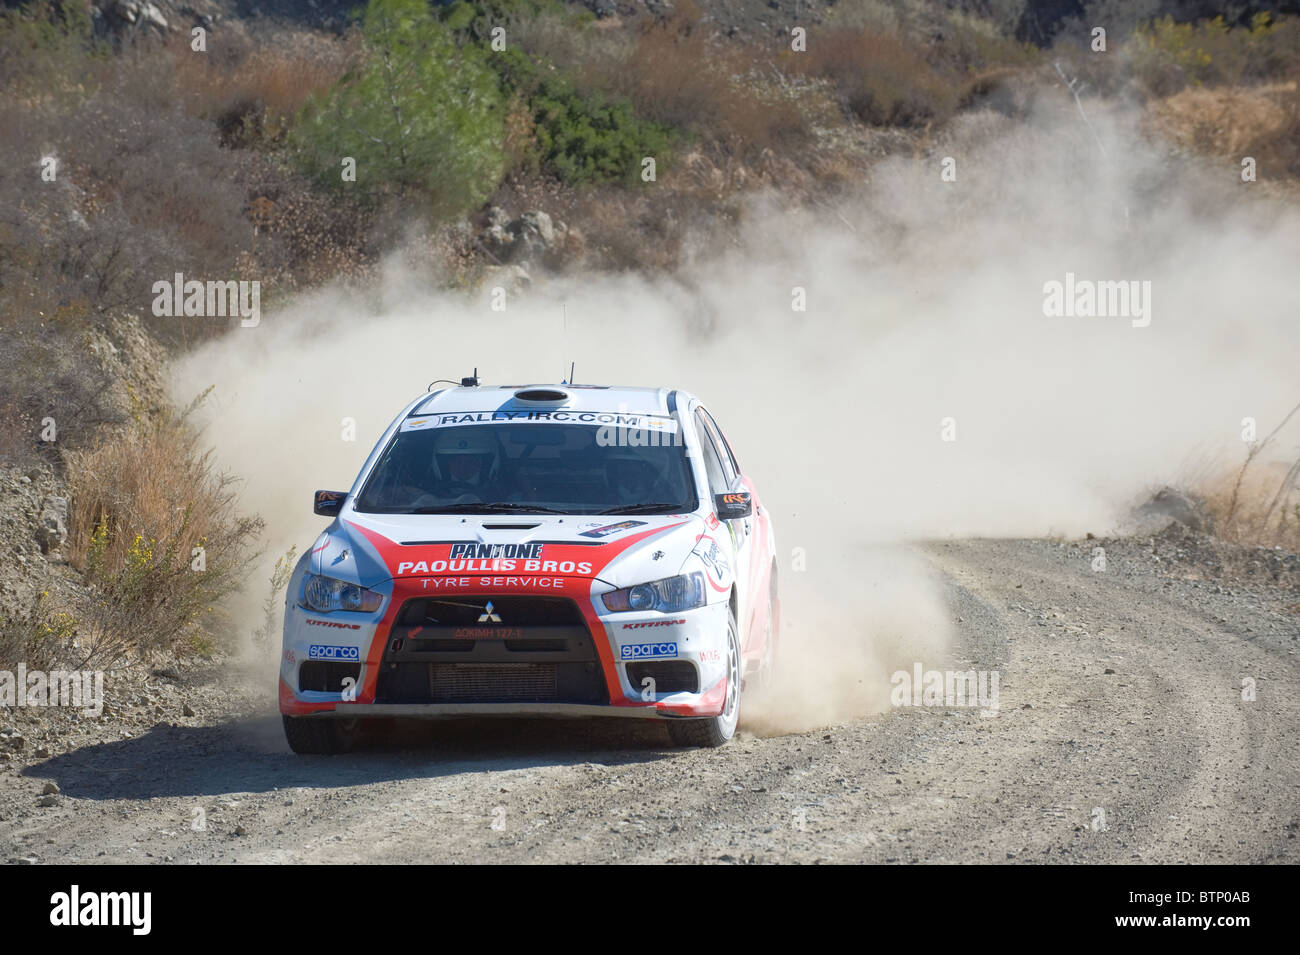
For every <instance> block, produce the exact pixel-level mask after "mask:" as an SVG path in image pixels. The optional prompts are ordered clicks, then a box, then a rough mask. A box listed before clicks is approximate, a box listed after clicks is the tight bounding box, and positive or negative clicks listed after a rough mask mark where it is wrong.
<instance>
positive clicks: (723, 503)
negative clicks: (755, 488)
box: [713, 491, 754, 521]
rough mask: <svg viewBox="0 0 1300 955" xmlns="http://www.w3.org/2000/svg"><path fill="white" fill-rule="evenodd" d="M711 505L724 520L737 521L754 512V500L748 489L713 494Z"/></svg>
mask: <svg viewBox="0 0 1300 955" xmlns="http://www.w3.org/2000/svg"><path fill="white" fill-rule="evenodd" d="M713 507H714V509H715V510H717V512H718V517H719V518H720V519H721V520H724V521H738V520H740V519H741V518H744V517H749V515H751V514H753V513H754V502H753V501H752V499H751V498H750V494H749V492H748V491H730V492H728V493H726V494H715V495H713Z"/></svg>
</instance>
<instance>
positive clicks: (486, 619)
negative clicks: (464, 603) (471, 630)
mask: <svg viewBox="0 0 1300 955" xmlns="http://www.w3.org/2000/svg"><path fill="white" fill-rule="evenodd" d="M478 622H479V623H500V622H501V616H500V614H498V613H497V612H496V609H495V608H494V607H493V606H492V601H490V600H489V601H488V602H487V606H486V607H484V608H483V612H482V613H481V614H479V618H478Z"/></svg>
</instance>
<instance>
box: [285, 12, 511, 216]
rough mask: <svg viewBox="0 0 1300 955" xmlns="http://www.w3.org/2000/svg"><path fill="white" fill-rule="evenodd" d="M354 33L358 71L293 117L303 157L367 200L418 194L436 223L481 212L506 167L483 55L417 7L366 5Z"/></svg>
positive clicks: (497, 104) (500, 121)
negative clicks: (347, 172) (352, 167)
mask: <svg viewBox="0 0 1300 955" xmlns="http://www.w3.org/2000/svg"><path fill="white" fill-rule="evenodd" d="M362 35H363V37H364V46H365V55H364V60H363V61H362V63H361V64H360V66H359V67H357V68H356V69H355V70H353V71H351V72H350V73H348V74H347V75H346V76H344V77H343V79H342V80H340V81H339V83H338V85H337V86H336V87H335V88H334V89H333V90H331V91H330V93H329V94H328V96H327V97H325V98H324V100H323V101H312V102H309V103H308V105H307V106H306V107H305V109H304V111H303V114H302V116H301V117H300V119H299V123H298V125H297V127H296V128H295V131H294V133H293V136H292V138H293V140H294V142H295V145H296V146H297V148H298V149H299V152H300V155H301V156H302V158H303V160H304V161H305V162H306V163H307V164H308V165H309V167H310V168H311V169H312V170H313V171H314V172H315V173H316V174H317V175H318V176H320V177H321V178H323V179H324V180H326V181H329V182H332V183H335V184H338V185H339V186H340V187H341V188H352V187H355V188H358V189H359V190H361V191H362V192H363V193H364V194H365V195H367V196H370V197H377V196H380V195H384V194H400V195H406V194H409V193H410V192H411V191H413V190H415V191H420V192H423V193H425V194H426V195H427V197H428V200H429V202H430V204H431V209H432V211H433V213H434V214H435V215H436V216H454V215H458V214H461V213H463V212H465V211H466V210H468V209H471V208H473V207H475V206H477V205H480V204H481V203H482V202H483V201H484V200H485V199H486V198H487V197H488V195H489V194H490V193H491V192H492V190H493V188H495V186H496V184H497V183H498V182H499V181H500V178H501V176H502V174H503V171H504V168H505V158H504V152H503V142H504V138H505V120H504V116H505V107H504V104H503V102H502V99H501V95H500V92H499V89H498V84H497V81H496V78H495V75H494V74H493V72H492V71H491V70H489V69H488V67H487V66H486V65H485V63H484V61H483V54H482V53H480V52H479V51H478V50H476V48H474V47H471V46H465V47H458V46H457V45H456V43H455V42H454V40H453V38H452V34H451V32H450V31H449V30H448V29H447V28H446V27H444V26H443V25H442V24H441V23H439V22H438V20H436V19H435V18H434V17H433V16H431V15H430V13H429V10H428V7H427V6H426V5H425V3H424V0H370V3H369V4H368V5H367V7H366V11H365V14H364V17H363V20H362ZM347 157H351V158H353V159H355V160H356V182H355V183H352V182H346V181H344V179H343V175H342V172H343V163H344V160H345V158H347Z"/></svg>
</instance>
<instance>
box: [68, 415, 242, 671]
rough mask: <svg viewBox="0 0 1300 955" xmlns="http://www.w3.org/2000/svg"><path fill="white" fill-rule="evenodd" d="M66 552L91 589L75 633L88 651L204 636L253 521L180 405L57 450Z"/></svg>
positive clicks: (238, 569)
mask: <svg viewBox="0 0 1300 955" xmlns="http://www.w3.org/2000/svg"><path fill="white" fill-rule="evenodd" d="M66 463H67V477H68V485H69V491H70V495H71V500H70V510H69V527H68V560H69V563H71V564H72V565H73V566H74V567H76V568H77V569H78V570H80V571H81V572H82V573H83V574H84V576H85V579H86V581H87V582H88V583H91V584H93V585H94V586H95V588H96V598H97V599H96V600H95V603H94V605H93V607H92V608H91V609H90V611H88V612H87V613H86V614H83V623H82V627H81V629H82V633H81V634H80V636H81V642H82V643H83V645H85V646H87V647H88V648H89V649H90V652H92V653H93V655H94V657H95V658H96V659H98V660H100V661H101V662H102V661H105V660H112V659H117V658H119V657H122V656H124V655H126V654H128V653H137V654H139V655H141V656H143V657H145V658H148V657H149V656H151V655H154V654H157V653H161V652H166V651H175V650H177V649H180V648H182V647H183V646H184V645H185V644H186V643H187V642H189V644H190V645H191V646H194V645H196V644H199V643H201V642H203V641H205V640H206V637H205V631H206V630H208V629H209V628H210V627H211V626H212V625H213V624H214V623H215V622H216V621H218V620H220V615H219V612H218V609H217V608H218V605H219V603H220V602H221V601H222V600H223V599H224V598H225V597H226V595H227V594H228V593H229V591H230V590H232V589H233V588H234V587H236V586H237V584H238V581H239V580H240V578H241V577H242V574H243V572H244V570H245V568H246V566H247V561H248V558H249V550H250V544H251V541H252V540H253V539H254V538H255V536H256V535H257V533H258V532H259V531H260V530H261V527H262V522H261V520H260V519H258V518H255V517H247V516H243V515H240V514H239V513H238V511H237V508H236V498H235V490H234V480H233V479H232V478H230V477H228V476H226V475H222V474H217V473H214V471H213V469H212V462H211V458H210V454H209V453H208V452H202V451H200V450H199V447H198V438H197V436H196V435H195V433H194V432H193V431H192V430H191V429H190V428H189V426H188V425H187V424H186V422H185V419H184V416H183V415H173V416H171V417H165V418H162V419H161V420H158V421H156V422H154V423H138V424H136V425H135V426H134V427H132V428H131V429H130V430H128V431H127V432H126V433H125V434H122V435H108V436H105V437H103V438H102V439H101V440H100V441H98V442H96V444H95V445H94V446H92V447H90V448H88V449H86V450H83V451H76V452H71V453H69V454H68V455H67V457H66Z"/></svg>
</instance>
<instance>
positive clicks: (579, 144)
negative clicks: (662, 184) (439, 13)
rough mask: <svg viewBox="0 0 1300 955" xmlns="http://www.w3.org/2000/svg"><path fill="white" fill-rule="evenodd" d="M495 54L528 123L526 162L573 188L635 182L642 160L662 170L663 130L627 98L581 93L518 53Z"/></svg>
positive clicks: (666, 143)
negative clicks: (530, 131)
mask: <svg viewBox="0 0 1300 955" xmlns="http://www.w3.org/2000/svg"><path fill="white" fill-rule="evenodd" d="M497 56H498V58H499V59H498V63H499V64H500V68H501V70H502V84H503V86H504V87H505V89H506V90H507V91H508V92H510V93H511V94H512V95H514V96H517V97H519V98H520V99H522V100H523V101H524V102H525V103H526V104H527V107H528V110H529V113H530V115H531V118H532V121H533V136H534V140H535V144H534V147H533V154H532V156H531V157H526V161H531V162H532V164H534V165H536V166H537V167H538V168H540V169H541V170H543V171H545V172H549V173H551V174H553V175H555V176H556V177H558V178H559V179H561V180H563V181H565V182H567V183H570V184H572V185H583V184H591V183H601V182H623V183H626V184H629V185H631V184H635V183H636V182H638V181H639V175H640V170H641V160H642V159H643V158H645V157H647V156H652V157H654V158H655V160H656V164H657V165H658V166H660V167H662V164H663V162H664V158H665V157H666V156H667V154H668V151H669V149H670V148H671V146H672V143H673V134H672V131H671V130H670V129H669V128H668V127H666V126H662V125H660V124H658V123H654V122H651V121H649V120H645V119H642V118H641V117H639V116H638V115H637V113H636V111H635V110H634V109H633V108H632V106H631V104H630V103H628V102H627V101H626V100H623V99H616V98H613V97H609V96H605V95H603V94H601V93H598V92H593V93H588V94H583V93H580V92H579V91H578V90H577V89H576V88H575V87H574V85H573V83H572V82H571V81H570V80H569V79H567V78H566V77H564V76H563V75H557V74H553V73H550V72H546V71H544V70H542V69H541V68H539V67H538V66H537V65H536V64H534V63H533V62H532V61H531V60H529V59H528V58H527V57H526V56H524V55H523V54H522V53H519V52H518V51H515V50H507V51H505V52H503V53H499V54H497Z"/></svg>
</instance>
